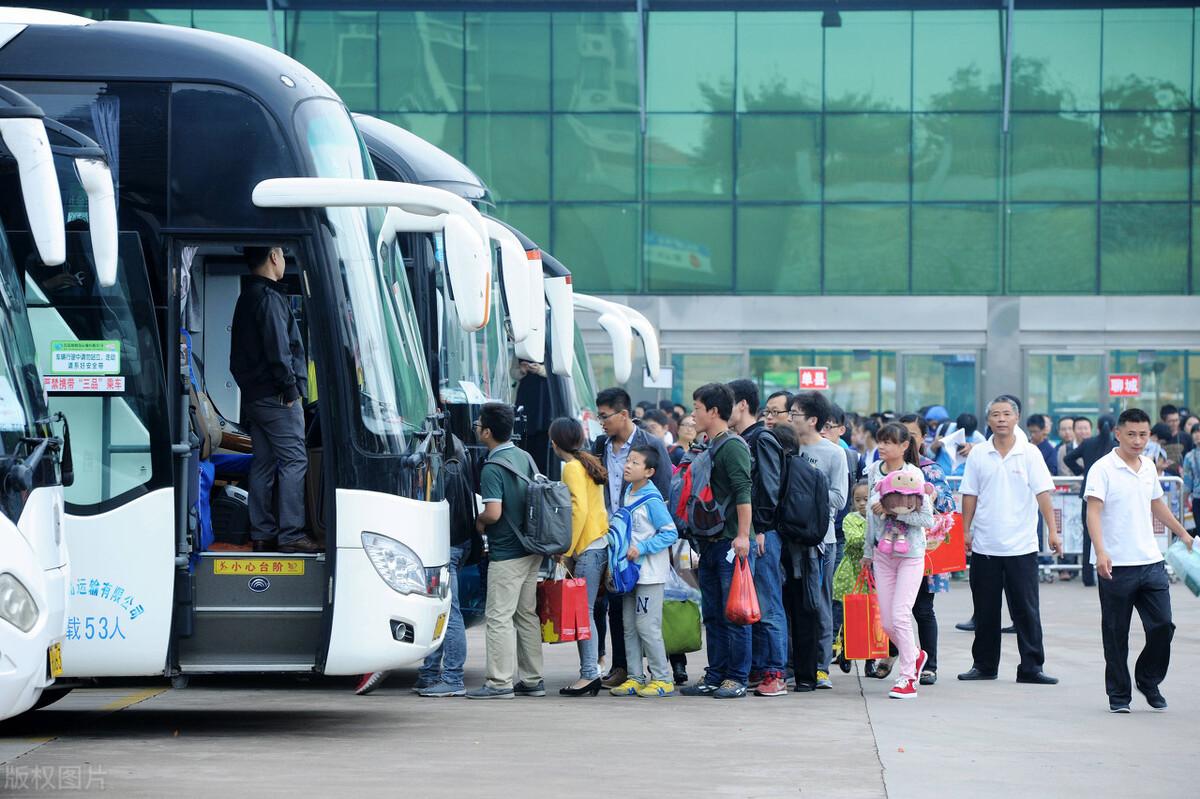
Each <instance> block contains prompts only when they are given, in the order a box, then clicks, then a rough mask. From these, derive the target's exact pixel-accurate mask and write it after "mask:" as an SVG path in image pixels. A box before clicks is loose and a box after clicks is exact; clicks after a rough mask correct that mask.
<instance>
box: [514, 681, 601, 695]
mask: <svg viewBox="0 0 1200 799" xmlns="http://www.w3.org/2000/svg"><path fill="white" fill-rule="evenodd" d="M513 690H514V691H516V689H515V688H514V689H513ZM519 693H522V694H523V693H524V692H519ZM558 693H559V694H561V695H562V696H583V695H584V694H588V695H590V696H595V695H596V694H598V693H600V678H599V677H597V678H596V679H594V680H592V681H591V682H590V683H588V684H587V685H585V686H583V687H582V688H572V687H571V686H569V685H568V686H567V687H566V688H559V689H558ZM542 695H543V696H545V691H543V692H542Z"/></svg>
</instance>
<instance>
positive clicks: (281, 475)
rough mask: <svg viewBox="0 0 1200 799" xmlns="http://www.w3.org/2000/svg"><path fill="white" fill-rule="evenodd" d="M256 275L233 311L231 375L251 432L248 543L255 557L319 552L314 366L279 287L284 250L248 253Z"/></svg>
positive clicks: (256, 249) (250, 249) (255, 249)
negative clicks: (311, 459) (309, 527)
mask: <svg viewBox="0 0 1200 799" xmlns="http://www.w3.org/2000/svg"><path fill="white" fill-rule="evenodd" d="M244 254H245V258H246V266H247V267H249V269H250V272H251V275H250V277H249V278H247V279H246V280H245V282H244V283H243V284H242V293H241V296H239V297H238V301H237V306H236V307H235V308H234V311H233V330H232V333H231V338H230V348H229V350H230V354H229V371H230V372H231V373H232V374H233V379H234V380H236V381H237V384H238V388H240V389H241V391H242V421H243V422H244V423H245V424H247V425H248V426H249V428H250V438H251V441H252V443H253V446H254V460H253V462H252V464H251V466H250V537H251V539H252V540H253V543H254V551H255V552H270V551H272V550H273V549H275V547H276V545H278V548H279V551H280V552H318V551H320V546H319V545H318V544H317V543H316V542H315V541H313V540H312V539H311V538H309V537H308V536H307V535H305V533H304V475H305V472H306V471H307V469H308V452H307V450H306V449H305V445H304V406H303V398H304V396H305V395H306V394H307V393H308V359H307V358H306V357H305V355H304V342H303V341H302V340H301V338H300V327H299V325H297V324H296V317H295V316H293V315H292V309H291V306H290V305H289V304H288V300H287V297H286V296H285V295H284V293H283V291H281V289H280V286H279V281H280V279H282V278H283V273H284V271H285V269H286V261H285V260H284V255H283V250H282V249H280V248H279V247H246V248H244Z"/></svg>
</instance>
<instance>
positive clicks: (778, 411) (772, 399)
mask: <svg viewBox="0 0 1200 799" xmlns="http://www.w3.org/2000/svg"><path fill="white" fill-rule="evenodd" d="M791 406H792V392H790V391H776V392H775V393H774V394H772V395H771V396H769V397H767V404H766V405H765V406H764V407H763V424H764V425H766V427H767V429H768V430H770V429H771V428H773V427H774V426H775V425H777V424H780V423H783V422H787V420H788V408H790V407H791Z"/></svg>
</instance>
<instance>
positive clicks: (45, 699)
mask: <svg viewBox="0 0 1200 799" xmlns="http://www.w3.org/2000/svg"><path fill="white" fill-rule="evenodd" d="M71 691H72V689H71V688H47V689H46V690H44V691H42V695H41V696H39V697H38V700H37V701H36V702H34V703H33V707H31V708H30V710H41V709H42V708H44V707H47V706H48V705H53V704H54V703H55V702H57V701H58V700H60V699H62V698H63V697H64V696H66V695H67V694H69V693H71Z"/></svg>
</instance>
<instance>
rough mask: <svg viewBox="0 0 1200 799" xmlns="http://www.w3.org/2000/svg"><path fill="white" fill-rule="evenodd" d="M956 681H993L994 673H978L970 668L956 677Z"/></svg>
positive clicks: (977, 670)
mask: <svg viewBox="0 0 1200 799" xmlns="http://www.w3.org/2000/svg"><path fill="white" fill-rule="evenodd" d="M958 679H960V680H994V679H996V672H994V671H993V672H990V673H989V672H986V671H980V670H979V669H977V668H975V667H974V666H972V667H971V670H970V671H964V672H963V673H962V674H960V675H958Z"/></svg>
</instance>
